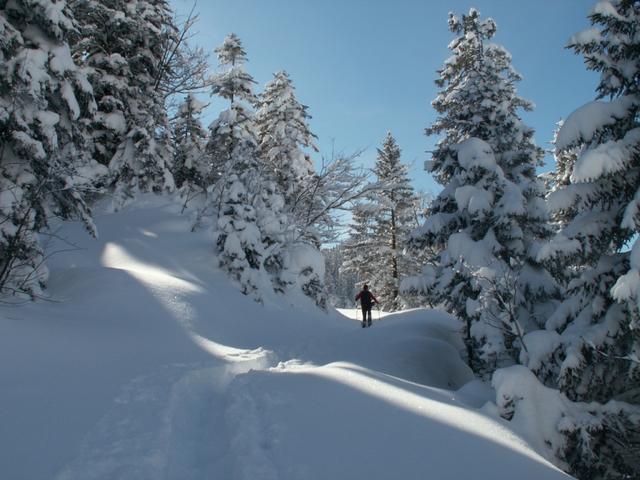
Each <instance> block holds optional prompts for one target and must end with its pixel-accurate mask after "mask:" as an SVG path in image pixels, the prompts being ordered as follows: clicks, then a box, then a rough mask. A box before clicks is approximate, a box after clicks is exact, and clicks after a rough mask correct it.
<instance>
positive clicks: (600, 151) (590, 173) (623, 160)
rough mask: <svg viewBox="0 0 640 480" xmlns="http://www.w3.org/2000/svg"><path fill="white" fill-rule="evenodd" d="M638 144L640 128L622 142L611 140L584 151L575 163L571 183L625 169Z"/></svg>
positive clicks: (631, 131)
mask: <svg viewBox="0 0 640 480" xmlns="http://www.w3.org/2000/svg"><path fill="white" fill-rule="evenodd" d="M639 142H640V128H634V129H633V130H629V132H627V134H626V135H625V136H624V138H623V139H622V140H611V141H608V142H605V143H602V144H600V145H598V146H597V147H595V148H593V149H589V150H586V151H585V152H584V153H583V154H582V155H580V157H579V158H578V160H577V161H576V164H575V166H574V168H573V173H572V174H571V181H572V182H576V183H577V182H588V181H590V180H594V179H597V178H599V177H601V176H602V175H610V174H615V173H618V172H621V171H622V170H625V169H627V168H628V167H629V165H628V164H629V162H630V160H631V158H630V157H631V156H632V154H633V151H634V150H635V149H636V145H637V144H638V143H639Z"/></svg>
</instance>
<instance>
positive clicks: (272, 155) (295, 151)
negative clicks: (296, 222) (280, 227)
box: [256, 71, 317, 216]
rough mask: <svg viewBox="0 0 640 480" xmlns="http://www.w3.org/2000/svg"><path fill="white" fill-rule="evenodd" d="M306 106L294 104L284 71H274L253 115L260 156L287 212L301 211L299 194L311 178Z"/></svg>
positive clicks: (288, 80)
mask: <svg viewBox="0 0 640 480" xmlns="http://www.w3.org/2000/svg"><path fill="white" fill-rule="evenodd" d="M310 118H311V116H310V115H309V114H308V112H307V107H306V106H305V105H302V104H300V103H299V102H298V100H297V99H296V96H295V92H294V87H293V84H292V82H291V79H290V78H289V74H287V73H286V72H284V71H282V72H278V73H276V74H275V75H274V78H273V80H272V81H271V82H269V83H267V86H266V88H265V91H264V93H263V94H262V96H261V98H260V109H259V110H258V112H257V114H256V122H257V125H258V131H259V138H260V151H261V156H262V158H263V159H264V161H265V162H266V164H267V166H268V168H269V169H270V170H271V172H272V174H273V176H274V178H275V179H276V182H277V184H278V186H279V188H280V191H281V192H282V193H283V195H284V198H285V203H286V204H287V206H288V210H289V212H290V213H291V214H293V215H294V216H295V214H296V212H304V211H305V210H306V206H305V205H304V202H303V201H302V199H303V198H304V197H303V191H304V190H305V189H307V188H308V187H309V184H310V180H311V179H313V177H314V175H315V168H314V166H313V162H312V160H311V157H310V156H309V155H308V154H306V153H305V152H304V149H305V148H306V149H309V148H311V149H313V150H315V151H317V147H316V146H315V145H314V143H313V141H314V139H315V138H316V136H315V135H314V134H313V133H311V130H310V128H309V125H308V120H309V119H310Z"/></svg>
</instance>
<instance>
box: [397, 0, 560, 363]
mask: <svg viewBox="0 0 640 480" xmlns="http://www.w3.org/2000/svg"><path fill="white" fill-rule="evenodd" d="M449 26H450V28H451V31H452V32H454V33H455V34H457V35H458V36H457V37H456V38H455V39H454V40H453V41H452V42H451V43H450V45H449V48H450V49H451V50H452V52H453V55H452V57H451V58H449V59H448V60H447V61H446V63H445V65H444V67H443V68H442V69H441V70H440V71H439V73H440V78H439V79H438V80H436V84H437V85H438V86H439V87H441V89H442V90H441V91H440V92H439V94H438V96H437V97H436V99H435V100H434V101H433V103H432V104H433V107H434V108H435V109H436V111H437V112H438V114H439V115H438V117H437V119H436V121H435V122H434V123H433V125H431V126H430V127H429V128H427V129H426V133H427V134H428V135H434V134H444V136H443V137H442V138H441V139H440V140H439V141H438V143H437V145H436V149H435V151H434V152H433V154H432V158H431V160H430V161H428V162H427V163H426V168H427V170H428V171H429V172H431V173H432V174H433V175H434V177H435V179H436V180H437V181H438V182H439V183H440V184H441V185H442V186H443V187H444V189H443V190H442V192H441V193H440V194H439V195H438V197H437V198H436V199H435V200H434V201H433V203H432V204H431V206H430V215H429V218H428V219H427V221H426V222H425V224H424V225H423V226H422V227H421V228H420V229H418V230H416V232H415V233H414V234H413V245H414V246H417V247H422V248H427V247H429V248H435V249H436V251H437V253H438V257H437V259H436V262H435V265H427V266H426V267H425V270H424V275H423V277H422V278H421V279H419V281H412V282H407V284H406V285H405V288H407V290H411V288H412V287H416V286H418V287H420V288H422V289H423V290H424V291H425V293H426V294H427V296H428V299H429V301H430V302H431V303H433V304H438V303H442V304H444V306H445V308H447V310H449V311H450V312H452V313H454V314H455V315H457V316H458V317H459V318H461V319H462V320H463V322H464V325H465V328H464V337H465V341H466V344H467V354H468V356H469V363H470V365H472V366H473V368H474V369H476V371H480V372H484V373H490V372H491V370H492V369H494V368H496V367H497V366H500V365H504V364H509V363H513V362H515V361H517V359H518V356H519V352H520V350H522V349H526V346H525V345H524V344H523V342H522V336H523V334H524V333H526V332H527V331H530V330H535V329H538V328H540V326H541V325H542V323H543V321H544V319H545V315H546V313H547V311H548V309H549V307H550V300H551V299H552V298H553V296H554V295H555V294H556V287H555V285H554V282H553V279H552V278H551V276H550V275H549V274H548V273H547V272H546V271H545V270H544V269H542V268H541V267H540V266H539V265H538V264H537V263H536V262H535V261H534V259H533V258H532V256H531V250H532V248H533V247H534V246H535V242H536V240H539V239H542V238H545V237H546V236H548V235H549V228H548V225H547V222H546V219H545V208H544V201H543V189H542V186H541V184H540V183H539V180H538V179H537V177H536V175H535V168H536V166H537V165H538V164H539V163H540V161H541V157H542V151H541V149H539V148H538V147H536V146H535V144H534V143H533V139H532V137H533V131H532V129H531V128H529V127H527V126H526V125H524V124H523V123H522V121H521V119H520V117H519V116H518V111H519V110H520V109H524V110H530V109H531V104H530V103H529V102H527V101H526V100H524V99H522V98H521V97H519V96H518V95H517V92H516V88H515V85H516V82H517V81H518V80H520V75H519V74H518V73H517V72H516V71H515V70H514V69H513V67H512V66H511V56H510V54H509V53H508V52H507V51H506V50H505V49H504V48H503V47H502V46H500V45H496V44H494V43H491V42H490V41H489V40H491V38H492V37H493V36H494V34H495V33H496V30H497V27H496V24H495V22H494V21H493V20H492V19H486V20H481V19H480V14H479V13H478V12H477V11H476V10H475V9H471V10H470V11H469V14H468V15H463V16H462V18H458V17H456V16H455V15H453V14H450V16H449Z"/></svg>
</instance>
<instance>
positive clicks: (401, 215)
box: [372, 132, 418, 311]
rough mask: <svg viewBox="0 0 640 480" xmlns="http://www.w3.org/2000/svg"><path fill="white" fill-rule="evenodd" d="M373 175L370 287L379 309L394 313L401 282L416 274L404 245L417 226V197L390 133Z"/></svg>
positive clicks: (379, 152) (398, 307) (398, 148)
mask: <svg viewBox="0 0 640 480" xmlns="http://www.w3.org/2000/svg"><path fill="white" fill-rule="evenodd" d="M374 173H375V174H376V176H377V179H378V183H380V185H381V186H380V190H379V191H378V192H376V194H375V195H374V196H373V197H372V200H373V201H374V203H375V204H376V212H375V217H374V225H375V226H374V237H375V239H376V243H377V244H378V249H377V250H378V253H377V255H378V259H379V260H378V262H376V263H377V264H378V265H379V268H376V270H377V274H376V276H375V278H374V279H373V280H372V284H373V285H374V287H375V291H376V295H377V298H378V300H379V301H380V303H381V307H382V308H383V309H385V310H387V311H394V310H398V309H400V308H401V307H402V301H401V299H400V290H399V288H400V280H401V278H404V277H406V276H408V275H410V274H415V273H416V270H415V267H414V266H413V263H414V262H412V261H411V259H409V258H408V256H407V254H406V241H407V239H408V236H409V232H410V231H411V230H413V229H415V228H416V227H417V226H418V225H417V224H416V223H415V220H416V219H415V211H414V208H415V203H416V201H417V197H416V195H415V193H414V190H413V187H412V186H411V183H410V181H409V176H408V168H407V166H406V165H404V164H402V163H401V162H400V147H399V146H398V144H397V143H396V141H395V139H394V138H393V136H392V135H391V133H390V132H389V133H388V134H387V136H386V137H385V139H384V142H383V144H382V148H381V149H378V160H377V162H376V165H375V168H374Z"/></svg>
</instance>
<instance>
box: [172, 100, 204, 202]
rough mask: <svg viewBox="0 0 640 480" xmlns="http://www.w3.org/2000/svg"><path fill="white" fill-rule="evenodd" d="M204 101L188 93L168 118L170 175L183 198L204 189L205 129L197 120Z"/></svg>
mask: <svg viewBox="0 0 640 480" xmlns="http://www.w3.org/2000/svg"><path fill="white" fill-rule="evenodd" d="M205 107H206V104H204V103H202V102H200V101H198V100H197V99H196V98H195V96H194V95H192V94H188V95H187V96H186V98H185V100H184V103H182V105H180V107H179V108H178V113H177V115H176V117H175V119H174V120H173V122H172V130H173V141H174V143H175V146H174V160H173V169H174V170H173V172H174V173H173V176H174V179H175V183H176V187H177V188H179V189H182V190H183V191H184V192H185V193H184V195H185V197H187V200H188V199H189V198H190V197H191V196H192V195H194V194H197V193H202V192H204V191H206V189H207V187H208V186H209V183H210V179H209V176H210V174H211V166H210V164H209V160H208V158H207V156H206V155H205V151H204V150H205V145H206V142H207V132H206V130H205V129H204V128H203V127H202V124H201V123H200V115H201V114H202V110H203V109H204V108H205Z"/></svg>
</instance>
